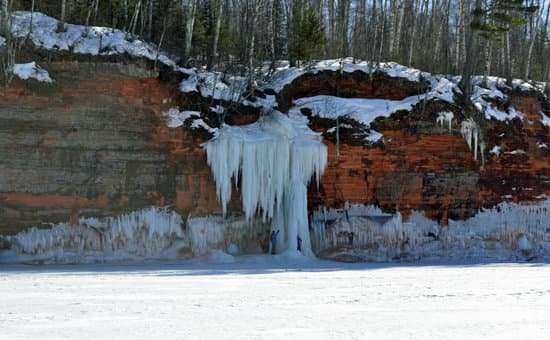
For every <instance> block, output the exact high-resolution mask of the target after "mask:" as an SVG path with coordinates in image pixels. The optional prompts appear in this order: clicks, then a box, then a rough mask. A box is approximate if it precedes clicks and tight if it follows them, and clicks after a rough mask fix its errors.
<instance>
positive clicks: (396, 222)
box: [311, 200, 550, 261]
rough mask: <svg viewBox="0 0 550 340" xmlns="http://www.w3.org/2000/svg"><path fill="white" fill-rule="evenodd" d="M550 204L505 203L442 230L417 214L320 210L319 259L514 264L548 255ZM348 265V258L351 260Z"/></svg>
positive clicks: (315, 233)
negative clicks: (436, 259)
mask: <svg viewBox="0 0 550 340" xmlns="http://www.w3.org/2000/svg"><path fill="white" fill-rule="evenodd" d="M549 220H550V200H546V201H542V202H539V203H538V204H533V205H521V204H515V203H501V204H499V205H497V206H495V207H494V208H492V209H487V210H482V211H480V212H479V213H478V214H477V215H475V216H474V217H472V218H470V219H468V220H464V221H454V220H449V224H448V225H447V226H441V225H439V224H438V223H437V222H436V221H433V220H430V219H428V218H426V217H424V215H422V214H421V213H419V212H413V213H412V214H411V216H409V218H408V220H407V222H404V221H403V220H402V218H401V215H400V214H395V215H390V214H384V213H383V212H382V211H380V210H379V209H378V208H376V207H372V206H367V207H365V206H359V205H351V206H346V207H345V208H344V209H326V208H323V209H318V210H316V211H314V212H313V215H312V222H311V226H312V243H313V250H314V251H315V253H316V254H322V255H323V257H329V258H338V257H340V258H346V257H350V256H352V257H353V258H354V259H356V260H357V259H359V260H382V261H386V260H389V259H392V258H396V257H397V258H409V259H417V258H426V257H442V258H453V257H461V258H468V257H471V258H477V259H481V258H484V257H487V258H492V259H499V258H500V259H503V260H504V259H513V258H514V256H521V255H527V256H541V257H543V258H546V257H548V256H549V255H550V225H549V224H548V221H549ZM348 259H349V258H348Z"/></svg>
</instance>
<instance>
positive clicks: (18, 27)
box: [12, 11, 176, 67]
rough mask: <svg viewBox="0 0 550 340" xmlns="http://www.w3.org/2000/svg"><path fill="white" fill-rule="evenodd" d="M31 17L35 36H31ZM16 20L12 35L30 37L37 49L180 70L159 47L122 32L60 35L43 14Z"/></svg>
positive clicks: (76, 30) (76, 29)
mask: <svg viewBox="0 0 550 340" xmlns="http://www.w3.org/2000/svg"><path fill="white" fill-rule="evenodd" d="M31 15H32V33H30V35H29V29H30V23H31ZM12 18H13V20H12V33H13V34H14V35H15V36H16V37H19V38H24V37H26V36H29V37H30V39H31V41H32V42H33V43H34V45H35V46H36V47H40V48H45V49H48V50H59V51H70V52H73V53H78V54H90V55H100V56H108V55H121V54H128V55H131V56H133V57H138V58H146V59H149V60H158V61H159V62H161V63H163V64H165V65H167V66H172V67H175V66H176V63H175V62H174V61H173V60H172V59H170V58H169V57H168V56H167V55H166V54H165V53H163V52H159V51H158V47H157V46H155V45H153V44H150V43H147V42H145V41H143V40H140V39H133V38H132V37H131V35H130V34H129V33H127V32H124V31H121V30H117V29H114V30H113V29H112V28H109V27H96V26H89V27H86V26H81V25H72V24H65V31H64V32H57V28H58V25H59V21H58V20H57V19H54V18H52V17H49V16H47V15H45V14H42V13H39V12H34V13H31V12H25V11H17V12H14V13H13V14H12Z"/></svg>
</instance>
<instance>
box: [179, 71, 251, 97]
mask: <svg viewBox="0 0 550 340" xmlns="http://www.w3.org/2000/svg"><path fill="white" fill-rule="evenodd" d="M186 73H187V74H188V75H189V77H188V78H187V79H184V80H183V81H182V82H181V83H180V90H181V91H182V92H185V93H190V92H199V93H200V95H201V96H202V97H205V98H209V97H212V98H213V99H216V100H225V101H233V102H239V101H240V100H241V97H242V94H243V93H244V92H245V90H246V87H247V79H246V78H245V77H240V76H231V75H225V74H223V73H221V72H202V71H196V72H195V71H187V72H186Z"/></svg>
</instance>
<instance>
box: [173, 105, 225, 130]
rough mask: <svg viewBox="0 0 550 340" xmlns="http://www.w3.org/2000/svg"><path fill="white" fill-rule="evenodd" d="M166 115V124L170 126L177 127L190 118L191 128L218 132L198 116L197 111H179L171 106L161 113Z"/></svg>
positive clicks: (199, 114)
mask: <svg viewBox="0 0 550 340" xmlns="http://www.w3.org/2000/svg"><path fill="white" fill-rule="evenodd" d="M163 115H164V116H165V117H167V120H166V125H167V126H168V127H171V128H177V127H180V126H182V125H183V124H184V123H185V121H186V120H187V119H191V120H192V122H191V129H197V128H202V129H204V130H206V131H208V132H210V133H211V134H213V135H216V134H217V133H218V129H216V128H213V127H211V126H210V125H208V124H206V122H205V121H204V120H203V119H202V118H200V116H201V113H200V112H199V111H180V110H178V109H177V108H171V109H170V110H168V111H166V112H164V113H163Z"/></svg>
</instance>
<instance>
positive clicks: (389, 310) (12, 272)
mask: <svg viewBox="0 0 550 340" xmlns="http://www.w3.org/2000/svg"><path fill="white" fill-rule="evenodd" d="M215 260H223V259H220V258H215ZM279 261H283V260H282V259H278V258H273V257H267V256H266V257H262V258H249V259H246V260H245V259H243V260H242V261H241V262H236V263H229V264H227V263H226V264H214V263H206V264H203V265H198V264H194V263H188V264H179V265H149V266H143V265H141V266H100V265H95V266H70V267H60V266H52V267H50V266H46V267H44V266H43V267H23V266H15V267H1V268H0V301H1V306H2V307H1V308H0V329H1V333H2V334H1V337H2V339H5V340H19V339H46V340H47V339H107V340H111V339H120V340H124V339H140V338H144V337H146V338H151V339H264V340H272V339H273V340H279V339H312V340H313V339H315V340H324V339H327V340H328V339H358V340H363V339H395V340H402V339H419V340H431V339H448V340H454V339H456V340H464V339H495V340H496V339H498V340H508V339H510V340H517V339H547V338H549V337H550V288H549V286H548V282H550V266H549V265H548V264H544V263H541V264H504V263H503V264H467V263H419V264H415V265H412V264H399V265H376V264H374V265H364V264H362V265H353V264H334V263H326V262H308V263H305V264H304V263H302V264H300V265H295V264H289V263H287V262H279ZM222 262H223V261H222Z"/></svg>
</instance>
